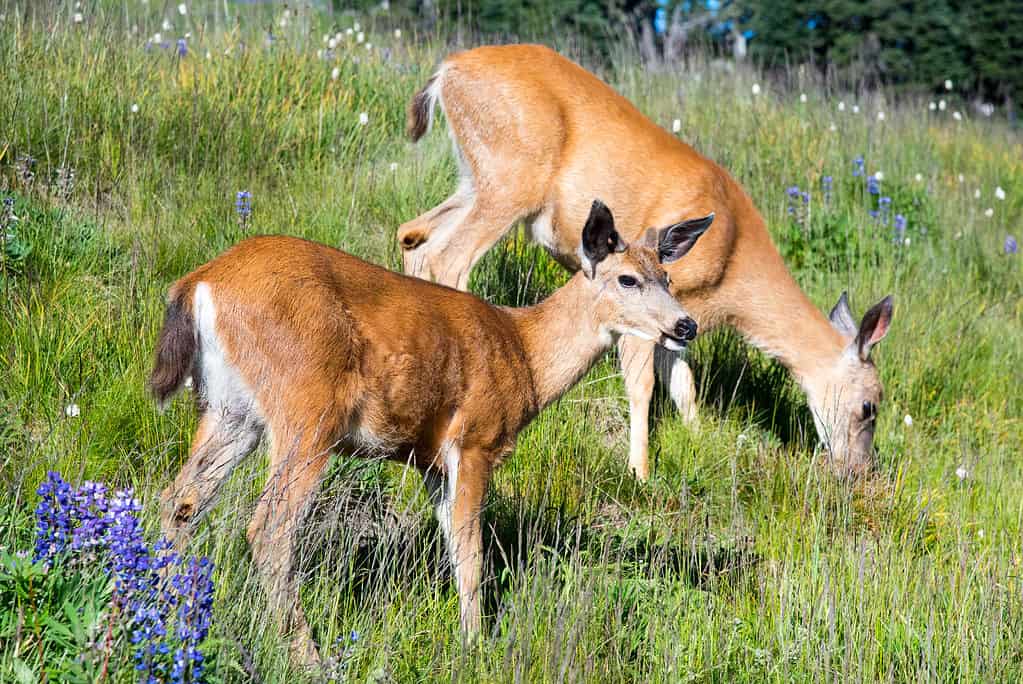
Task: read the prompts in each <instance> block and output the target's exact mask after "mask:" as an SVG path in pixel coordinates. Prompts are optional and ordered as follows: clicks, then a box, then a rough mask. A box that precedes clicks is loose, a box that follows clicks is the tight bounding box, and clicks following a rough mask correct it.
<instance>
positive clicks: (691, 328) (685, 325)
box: [675, 316, 697, 340]
mask: <svg viewBox="0 0 1023 684" xmlns="http://www.w3.org/2000/svg"><path fill="white" fill-rule="evenodd" d="M696 330H697V325H696V321H694V320H693V319H691V318H689V317H688V316H687V317H686V318H680V319H678V323H676V324H675V337H678V338H681V339H683V340H695V339H696Z"/></svg>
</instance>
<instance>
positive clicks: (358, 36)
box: [355, 31, 366, 43]
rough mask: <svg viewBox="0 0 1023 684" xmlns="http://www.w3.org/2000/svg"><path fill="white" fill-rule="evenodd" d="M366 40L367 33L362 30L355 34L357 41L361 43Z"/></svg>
mask: <svg viewBox="0 0 1023 684" xmlns="http://www.w3.org/2000/svg"><path fill="white" fill-rule="evenodd" d="M364 40H366V34H365V33H363V32H362V31H359V32H358V33H356V34H355V42H356V43H361V42H362V41H364Z"/></svg>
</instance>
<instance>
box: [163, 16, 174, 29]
mask: <svg viewBox="0 0 1023 684" xmlns="http://www.w3.org/2000/svg"><path fill="white" fill-rule="evenodd" d="M160 28H162V29H163V30H164V31H170V30H171V29H172V28H174V24H172V23H170V19H167V18H166V17H165V18H164V20H163V24H161V25H160Z"/></svg>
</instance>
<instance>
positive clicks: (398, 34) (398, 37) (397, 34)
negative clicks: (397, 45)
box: [394, 29, 401, 40]
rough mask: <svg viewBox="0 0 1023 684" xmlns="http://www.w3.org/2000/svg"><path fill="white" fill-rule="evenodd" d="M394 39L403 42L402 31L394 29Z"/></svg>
mask: <svg viewBox="0 0 1023 684" xmlns="http://www.w3.org/2000/svg"><path fill="white" fill-rule="evenodd" d="M394 39H395V40H401V29H394Z"/></svg>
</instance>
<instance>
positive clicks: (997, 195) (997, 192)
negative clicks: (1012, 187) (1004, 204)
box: [995, 185, 1005, 200]
mask: <svg viewBox="0 0 1023 684" xmlns="http://www.w3.org/2000/svg"><path fill="white" fill-rule="evenodd" d="M995 199H999V200H1004V199H1005V190H1002V186H1000V185H999V186H998V187H996V188H995Z"/></svg>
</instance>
